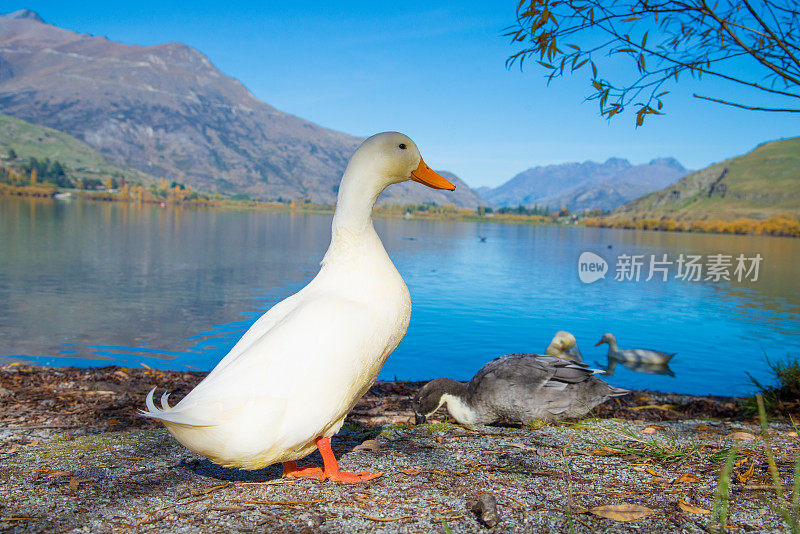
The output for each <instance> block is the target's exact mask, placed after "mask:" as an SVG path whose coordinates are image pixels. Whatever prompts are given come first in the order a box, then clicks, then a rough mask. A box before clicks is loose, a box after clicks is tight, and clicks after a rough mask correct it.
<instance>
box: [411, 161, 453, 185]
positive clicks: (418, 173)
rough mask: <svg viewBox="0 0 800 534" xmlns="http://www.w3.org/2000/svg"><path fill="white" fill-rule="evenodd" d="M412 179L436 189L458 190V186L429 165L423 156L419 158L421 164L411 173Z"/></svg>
mask: <svg viewBox="0 0 800 534" xmlns="http://www.w3.org/2000/svg"><path fill="white" fill-rule="evenodd" d="M411 179H412V180H414V181H415V182H419V183H421V184H424V185H427V186H428V187H432V188H434V189H449V190H450V191H455V190H456V186H454V185H453V184H451V183H450V181H448V180H446V179H445V178H443V177H441V176H440V175H438V174H437V173H436V171H434V170H433V169H431V168H430V167H428V165H427V163H425V162H424V161H422V158H419V166H418V167H417V168H416V169H415V170H414V171H413V172H412V173H411Z"/></svg>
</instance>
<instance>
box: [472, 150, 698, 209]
mask: <svg viewBox="0 0 800 534" xmlns="http://www.w3.org/2000/svg"><path fill="white" fill-rule="evenodd" d="M687 172H689V171H687V170H686V169H685V168H684V167H683V166H682V165H681V164H680V163H678V161H676V160H675V159H673V158H659V159H654V160H652V161H650V162H649V163H647V164H643V165H632V164H631V163H630V162H629V161H628V160H626V159H621V158H610V159H608V160H607V161H606V162H605V163H596V162H593V161H586V162H583V163H563V164H559V165H547V166H542V167H534V168H531V169H528V170H526V171H523V172H521V173H519V174H517V175H516V176H514V177H513V178H512V179H511V180H509V181H508V182H506V183H504V184H502V185H501V186H499V187H496V188H494V189H490V190H486V189H481V196H482V197H483V198H484V199H486V200H487V201H489V202H491V203H493V204H495V205H498V206H508V207H515V206H518V205H520V204H522V205H524V206H527V207H534V206H538V207H550V208H553V209H557V208H560V207H561V206H566V207H567V208H568V209H569V210H570V211H573V212H579V211H584V210H587V209H597V208H599V209H603V210H610V209H613V208H616V207H617V206H620V205H622V204H624V203H626V202H628V201H630V200H632V199H635V198H638V197H640V196H642V195H644V194H647V193H649V192H651V191H656V190H658V189H661V188H663V187H665V186H667V185H669V184H671V183H674V182H675V181H677V180H678V179H679V178H681V177H682V176H684V175H685V174H686V173H687Z"/></svg>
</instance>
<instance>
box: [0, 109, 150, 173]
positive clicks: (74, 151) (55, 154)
mask: <svg viewBox="0 0 800 534" xmlns="http://www.w3.org/2000/svg"><path fill="white" fill-rule="evenodd" d="M9 150H13V151H14V152H15V153H16V154H17V158H18V160H28V159H30V158H36V159H37V160H43V159H45V158H49V159H50V160H51V161H58V162H60V163H61V164H62V165H64V166H66V167H67V169H68V173H69V175H70V177H71V178H73V179H79V178H93V179H99V180H101V181H102V180H104V179H105V178H106V177H115V178H125V179H126V180H127V181H129V182H133V183H136V182H141V183H142V184H145V185H146V184H150V183H155V182H156V181H157V180H156V179H155V178H154V177H152V176H150V175H149V174H146V173H144V172H141V171H139V170H137V169H132V168H130V167H125V166H121V165H117V164H115V163H113V162H111V161H110V160H109V159H108V158H107V157H105V156H104V155H103V154H101V153H100V152H98V151H97V150H95V149H94V148H92V147H90V146H89V145H87V144H86V143H84V142H83V141H80V140H78V139H75V138H74V137H72V136H71V135H68V134H65V133H63V132H59V131H57V130H53V129H51V128H46V127H44V126H37V125H35V124H30V123H28V122H25V121H22V120H19V119H15V118H14V117H10V116H8V115H3V114H0V165H2V164H7V165H13V164H14V162H12V161H10V160H8V158H7V155H8V153H9Z"/></svg>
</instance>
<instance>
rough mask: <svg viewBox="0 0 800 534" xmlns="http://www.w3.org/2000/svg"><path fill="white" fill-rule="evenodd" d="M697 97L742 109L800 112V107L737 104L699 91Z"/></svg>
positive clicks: (694, 95)
mask: <svg viewBox="0 0 800 534" xmlns="http://www.w3.org/2000/svg"><path fill="white" fill-rule="evenodd" d="M692 96H693V97H695V98H702V99H703V100H710V101H712V102H716V103H718V104H725V105H726V106H733V107H736V108H742V109H749V110H750V111H777V112H782V113H800V109H786V108H761V107H756V106H746V105H744V104H737V103H736V102H729V101H727V100H720V99H719V98H712V97H710V96H703V95H698V94H697V93H695V94H693V95H692Z"/></svg>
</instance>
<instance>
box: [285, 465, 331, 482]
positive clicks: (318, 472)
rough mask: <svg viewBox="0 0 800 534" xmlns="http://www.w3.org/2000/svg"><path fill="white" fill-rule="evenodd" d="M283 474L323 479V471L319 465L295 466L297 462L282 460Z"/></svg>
mask: <svg viewBox="0 0 800 534" xmlns="http://www.w3.org/2000/svg"><path fill="white" fill-rule="evenodd" d="M283 476H285V477H289V478H313V479H316V480H325V478H326V477H325V471H323V470H322V469H320V468H319V467H297V462H283Z"/></svg>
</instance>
